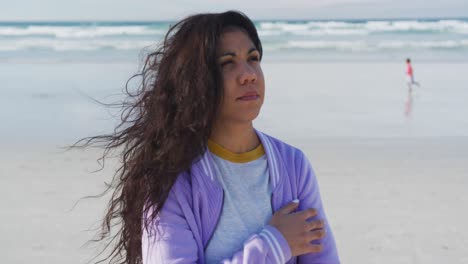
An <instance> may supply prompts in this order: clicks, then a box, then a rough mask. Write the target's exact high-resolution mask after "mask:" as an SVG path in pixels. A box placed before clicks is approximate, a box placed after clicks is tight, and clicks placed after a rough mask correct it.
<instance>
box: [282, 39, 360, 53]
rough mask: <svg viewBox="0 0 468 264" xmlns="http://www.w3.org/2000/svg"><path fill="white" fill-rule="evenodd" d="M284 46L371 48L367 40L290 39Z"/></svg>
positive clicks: (350, 49) (357, 49)
mask: <svg viewBox="0 0 468 264" xmlns="http://www.w3.org/2000/svg"><path fill="white" fill-rule="evenodd" d="M284 47H285V48H301V49H336V50H349V51H360V50H367V49H369V46H368V45H367V43H366V42H365V41H289V42H288V43H287V44H286V45H285V46H284Z"/></svg>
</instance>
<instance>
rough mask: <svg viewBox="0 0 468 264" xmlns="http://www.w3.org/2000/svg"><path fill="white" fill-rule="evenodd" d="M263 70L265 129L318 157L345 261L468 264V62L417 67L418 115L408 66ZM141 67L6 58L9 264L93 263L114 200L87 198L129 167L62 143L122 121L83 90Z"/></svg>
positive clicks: (115, 88)
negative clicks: (408, 108) (96, 237)
mask: <svg viewBox="0 0 468 264" xmlns="http://www.w3.org/2000/svg"><path fill="white" fill-rule="evenodd" d="M263 69H264V73H265V76H266V80H267V88H266V89H267V90H266V91H267V99H266V102H265V105H264V108H263V109H262V113H261V116H260V117H259V118H258V120H257V121H256V127H257V128H258V129H260V130H263V131H264V132H266V133H268V134H271V135H273V136H276V137H278V138H280V139H282V140H284V141H285V142H287V143H290V144H292V145H294V146H297V147H299V148H300V149H302V150H303V151H304V152H305V153H306V154H307V156H308V157H309V159H310V160H311V162H312V165H313V167H314V169H315V171H316V174H317V177H318V180H319V184H320V187H321V193H322V198H323V201H324V204H325V208H326V211H327V214H328V218H329V222H330V223H329V224H331V225H332V227H333V230H334V235H335V238H336V241H337V245H338V250H339V252H340V256H341V259H342V262H343V263H372V264H373V263H376V264H380V263H389V264H400V263H401V264H405V263H421V264H422V263H424V264H426V263H429V264H431V263H434V264H435V263H450V264H452V263H453V264H463V263H468V250H467V249H468V231H467V229H466V223H467V222H468V212H467V211H466V208H467V205H468V196H467V195H466V190H467V186H468V162H467V161H468V121H467V119H466V116H467V114H468V104H466V98H467V95H468V91H467V90H466V87H468V76H467V75H466V74H465V75H464V74H461V73H463V72H468V64H466V63H449V62H447V63H441V62H439V63H420V64H415V69H416V78H417V79H418V80H419V81H420V82H421V83H422V87H421V88H420V89H417V90H416V93H415V94H414V95H413V98H412V99H413V100H412V103H413V109H412V113H411V115H409V116H406V115H405V114H404V109H405V104H406V101H407V96H408V94H407V88H406V85H405V82H404V64H403V63H400V64H399V63H388V62H372V63H370V62H368V63H320V62H314V63H298V62H288V63H286V62H284V63H273V62H271V63H265V64H264V66H263ZM134 70H135V65H133V64H71V63H70V64H65V63H63V64H60V63H58V64H40V63H36V64H0V78H1V79H2V80H4V82H5V84H4V86H3V87H4V88H1V89H2V91H8V96H2V97H1V98H0V103H1V106H0V110H1V111H0V117H1V118H2V120H4V121H3V123H2V128H1V129H0V136H1V137H0V146H1V148H0V204H1V208H2V209H3V210H2V211H1V213H0V217H1V218H2V225H0V233H1V234H2V236H1V238H0V253H1V254H2V256H3V260H2V263H9V264H10V263H11V264H16V263H18V264H19V263H48V264H58V263H86V261H88V260H90V259H91V258H92V256H93V254H94V253H95V252H96V245H94V244H90V245H85V244H86V242H87V241H88V240H90V239H92V238H93V234H94V232H93V231H89V229H93V228H97V227H99V224H100V222H99V221H100V219H101V218H102V216H103V210H104V207H105V206H106V204H107V199H106V198H104V199H85V200H81V201H80V202H79V203H78V204H76V202H77V201H78V200H80V198H82V197H84V196H87V195H95V194H99V193H100V192H101V191H103V190H104V181H108V180H110V178H111V176H112V172H113V169H115V166H116V162H115V160H110V161H109V163H108V164H107V165H106V168H105V169H104V170H103V171H100V172H96V173H91V172H92V171H93V170H96V169H99V165H98V164H97V163H96V159H97V158H98V156H99V154H100V152H99V150H94V149H90V150H87V151H80V150H75V151H69V152H63V150H61V149H60V148H59V147H60V146H65V145H67V144H72V143H73V142H74V140H76V139H78V138H80V137H84V136H87V135H91V134H93V133H97V132H100V131H111V129H112V124H113V123H114V122H113V121H112V120H110V119H109V118H108V117H106V114H108V113H107V112H106V111H105V110H103V109H101V108H100V107H99V106H97V105H95V104H93V103H91V102H89V100H88V99H87V98H84V97H82V96H80V95H79V94H78V93H76V91H77V90H80V91H85V92H86V93H87V94H89V95H91V96H96V97H99V98H105V96H106V95H109V94H115V93H118V92H120V90H119V89H120V88H121V87H122V85H123V82H124V81H125V80H126V79H127V77H129V76H130V75H131V74H132V73H134ZM12 73H14V74H12ZM51 76H52V77H51ZM115 76H118V78H116V77H115ZM15 113H16V114H15ZM75 204H76V206H75Z"/></svg>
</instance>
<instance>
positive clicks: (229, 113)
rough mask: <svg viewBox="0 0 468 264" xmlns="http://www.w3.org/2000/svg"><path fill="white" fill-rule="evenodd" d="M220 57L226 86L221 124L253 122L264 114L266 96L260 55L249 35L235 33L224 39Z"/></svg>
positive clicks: (227, 34) (219, 51)
mask: <svg viewBox="0 0 468 264" xmlns="http://www.w3.org/2000/svg"><path fill="white" fill-rule="evenodd" d="M217 55H218V63H219V65H220V67H221V72H222V76H223V84H224V98H223V100H222V102H221V107H220V113H219V114H218V120H219V121H221V122H223V123H224V122H230V123H246V122H251V121H252V120H254V119H255V118H256V117H257V116H258V114H259V113H260V108H261V107H262V104H263V99H264V95H265V80H264V78H263V72H262V68H261V67H260V53H259V51H258V50H257V49H256V48H255V45H254V44H253V42H252V41H251V40H250V38H249V36H248V35H247V34H246V33H245V32H243V31H241V30H234V31H228V32H225V33H223V34H222V35H221V41H220V45H219V47H218V54H217Z"/></svg>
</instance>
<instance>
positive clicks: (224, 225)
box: [205, 154, 272, 264]
mask: <svg viewBox="0 0 468 264" xmlns="http://www.w3.org/2000/svg"><path fill="white" fill-rule="evenodd" d="M212 156H213V159H214V161H215V164H216V177H217V178H218V181H219V182H220V184H221V185H222V187H223V189H224V203H223V209H222V212H221V216H220V219H219V221H218V224H217V226H216V229H215V231H214V234H213V236H212V238H211V240H210V241H209V243H208V245H207V247H206V249H205V261H206V263H207V264H212V263H213V264H214V263H216V264H218V263H220V262H221V261H222V260H224V259H230V258H231V257H232V256H233V255H234V253H236V252H237V251H240V250H242V248H243V243H244V242H245V241H246V240H247V239H248V238H249V237H251V236H252V235H254V234H258V233H260V231H261V230H262V229H263V227H264V226H265V225H266V224H267V223H268V221H269V220H270V219H271V216H272V207H271V187H270V184H269V178H270V177H269V172H268V165H267V158H266V156H265V154H263V155H262V156H261V157H259V158H257V159H255V160H253V161H249V162H244V163H237V162H232V161H229V160H226V159H223V158H222V157H220V156H217V155H215V154H212Z"/></svg>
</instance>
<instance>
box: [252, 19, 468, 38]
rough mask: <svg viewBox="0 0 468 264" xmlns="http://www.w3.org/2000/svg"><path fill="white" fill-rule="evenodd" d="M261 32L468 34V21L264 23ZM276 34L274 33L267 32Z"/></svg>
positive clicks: (301, 33)
mask: <svg viewBox="0 0 468 264" xmlns="http://www.w3.org/2000/svg"><path fill="white" fill-rule="evenodd" d="M259 30H260V31H261V32H280V34H292V35H304V36H320V35H367V34H372V33H385V32H389V33H399V32H408V33H414V32H441V33H447V32H448V33H456V34H468V22H467V21H462V20H440V21H417V20H405V21H367V22H359V23H358V22H341V21H328V22H314V21H310V22H294V23H291V22H262V23H260V24H259ZM267 34H268V35H273V34H272V33H267Z"/></svg>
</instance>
